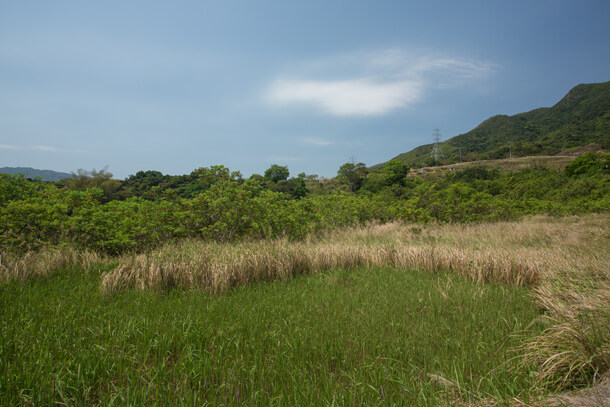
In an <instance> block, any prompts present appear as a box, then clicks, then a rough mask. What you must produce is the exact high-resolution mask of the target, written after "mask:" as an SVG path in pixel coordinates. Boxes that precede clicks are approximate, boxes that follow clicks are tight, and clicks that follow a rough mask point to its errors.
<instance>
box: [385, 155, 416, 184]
mask: <svg viewBox="0 0 610 407" xmlns="http://www.w3.org/2000/svg"><path fill="white" fill-rule="evenodd" d="M409 169H410V168H409V166H408V165H407V164H405V163H403V162H402V161H398V160H390V161H388V162H387V163H386V165H385V167H383V174H384V176H385V183H386V185H405V181H406V179H407V174H408V173H409Z"/></svg>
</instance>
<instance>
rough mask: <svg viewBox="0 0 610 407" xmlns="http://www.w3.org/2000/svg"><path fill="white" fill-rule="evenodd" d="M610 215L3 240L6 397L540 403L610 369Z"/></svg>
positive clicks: (1, 380) (2, 395) (1, 335)
mask: <svg viewBox="0 0 610 407" xmlns="http://www.w3.org/2000/svg"><path fill="white" fill-rule="evenodd" d="M609 249H610V216H608V215H601V214H599V215H588V216H583V217H564V218H553V217H535V218H526V219H524V220H522V221H520V222H498V223H491V224H486V223H481V224H474V225H464V224H450V225H438V224H436V223H428V224H426V225H422V224H405V223H402V222H394V223H385V224H384V223H373V224H369V225H366V226H360V227H350V228H346V229H342V230H327V231H326V232H319V233H317V234H309V235H307V237H306V238H305V239H302V240H298V241H293V240H289V239H286V238H283V239H282V238H280V239H275V240H246V241H239V242H234V243H217V242H213V241H202V240H198V239H197V240H195V239H187V240H183V241H181V242H176V243H169V244H165V245H162V246H160V247H157V248H151V249H150V250H148V251H145V252H143V253H126V254H123V255H121V256H118V257H107V256H106V255H104V254H96V253H94V252H88V251H82V250H77V249H74V248H73V247H70V246H60V247H55V248H53V247H51V248H48V249H45V250H42V251H37V252H30V253H26V254H16V253H12V254H9V253H6V252H5V253H3V255H2V258H1V269H2V281H3V283H2V284H1V285H0V321H1V322H0V405H14V404H17V405H18V404H21V405H27V404H35V405H52V404H54V403H56V402H58V403H63V404H65V405H83V404H84V405H87V404H88V405H96V404H100V405H110V404H115V405H116V404H119V405H126V404H132V405H139V404H140V405H142V404H146V405H150V404H158V405H168V404H169V405H176V404H178V405H180V404H190V405H202V404H205V403H209V404H212V405H218V404H220V405H244V404H245V405H330V404H333V403H334V404H338V405H439V404H441V405H442V404H447V403H462V404H468V403H474V404H477V403H478V404H480V405H484V404H485V403H486V402H489V401H492V400H495V401H507V402H508V401H513V402H516V401H517V400H533V399H535V398H537V397H539V396H541V395H543V394H545V393H548V392H554V391H557V390H560V389H570V388H574V387H579V386H588V385H591V384H593V383H594V382H595V381H596V380H598V379H599V378H600V377H601V376H602V375H604V374H607V372H608V371H609V368H610V275H609V267H608V265H609V264H610V250H609Z"/></svg>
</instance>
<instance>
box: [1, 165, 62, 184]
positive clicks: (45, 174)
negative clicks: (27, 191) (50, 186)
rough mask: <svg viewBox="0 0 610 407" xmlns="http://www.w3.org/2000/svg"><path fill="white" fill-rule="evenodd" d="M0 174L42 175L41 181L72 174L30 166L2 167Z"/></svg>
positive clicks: (54, 179) (53, 179)
mask: <svg viewBox="0 0 610 407" xmlns="http://www.w3.org/2000/svg"><path fill="white" fill-rule="evenodd" d="M0 174H10V175H15V174H23V175H24V176H26V177H27V178H36V177H42V180H43V181H60V180H62V179H64V178H70V177H71V176H72V174H68V173H67V172H57V171H52V170H38V169H36V168H30V167H2V168H0Z"/></svg>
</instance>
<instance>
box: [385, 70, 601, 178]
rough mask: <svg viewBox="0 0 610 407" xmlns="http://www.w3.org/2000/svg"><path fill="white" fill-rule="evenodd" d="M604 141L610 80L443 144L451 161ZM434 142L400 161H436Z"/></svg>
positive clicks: (553, 151) (548, 152) (559, 149)
mask: <svg viewBox="0 0 610 407" xmlns="http://www.w3.org/2000/svg"><path fill="white" fill-rule="evenodd" d="M588 144H598V145H599V146H600V147H601V148H603V149H605V150H608V149H610V82H604V83H594V84H583V85H578V86H576V87H575V88H573V89H572V90H570V92H568V94H567V95H566V96H565V97H564V98H563V99H561V100H560V101H559V102H558V103H557V104H556V105H555V106H553V107H549V108H539V109H535V110H532V111H530V112H526V113H519V114H516V115H514V116H506V115H498V116H493V117H491V118H489V119H487V120H485V121H484V122H483V123H481V124H480V125H478V126H477V127H476V128H475V129H473V130H471V131H469V132H468V133H465V134H460V135H459V136H456V137H453V138H451V139H449V140H447V141H445V142H443V143H441V147H442V151H443V154H444V159H443V160H442V161H441V162H442V163H445V164H449V163H452V162H458V161H459V160H460V150H459V149H460V148H461V150H462V157H463V159H465V160H469V161H471V160H476V159H496V158H505V157H507V156H508V154H509V147H510V149H511V150H512V151H511V152H512V155H513V156H526V155H554V154H558V153H560V152H562V151H564V150H566V149H569V148H573V147H577V146H584V145H588ZM431 151H432V144H428V145H423V146H420V147H417V148H415V149H413V150H411V151H409V152H407V153H403V154H400V155H398V156H396V157H395V158H394V159H396V160H399V161H402V162H405V163H407V164H409V165H410V166H412V167H420V166H424V165H432V164H434V163H432V162H431V157H430V153H431Z"/></svg>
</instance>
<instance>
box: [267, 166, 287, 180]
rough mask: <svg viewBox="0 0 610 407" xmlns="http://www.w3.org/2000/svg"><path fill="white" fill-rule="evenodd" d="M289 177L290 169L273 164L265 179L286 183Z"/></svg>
mask: <svg viewBox="0 0 610 407" xmlns="http://www.w3.org/2000/svg"><path fill="white" fill-rule="evenodd" d="M289 175H290V171H288V167H286V166H281V165H277V164H273V165H272V166H271V167H269V168H268V169H267V171H265V179H266V180H267V181H271V182H275V183H278V182H280V181H286V180H287V179H288V176H289Z"/></svg>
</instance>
